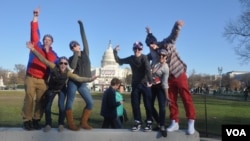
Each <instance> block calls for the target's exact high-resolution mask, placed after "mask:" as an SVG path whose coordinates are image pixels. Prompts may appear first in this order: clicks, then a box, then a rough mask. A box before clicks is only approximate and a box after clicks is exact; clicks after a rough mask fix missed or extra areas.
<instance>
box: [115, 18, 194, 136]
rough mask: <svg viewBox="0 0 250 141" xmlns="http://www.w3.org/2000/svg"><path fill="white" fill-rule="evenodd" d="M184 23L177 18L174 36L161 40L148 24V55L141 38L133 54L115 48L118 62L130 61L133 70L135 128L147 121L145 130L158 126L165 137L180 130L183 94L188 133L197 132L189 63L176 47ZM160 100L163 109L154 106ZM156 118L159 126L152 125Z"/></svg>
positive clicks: (159, 105)
mask: <svg viewBox="0 0 250 141" xmlns="http://www.w3.org/2000/svg"><path fill="white" fill-rule="evenodd" d="M183 25H184V22H183V21H181V20H179V21H176V22H175V24H174V26H173V29H172V31H171V33H170V35H169V36H168V37H166V38H165V39H163V40H162V41H160V42H159V41H157V39H156V37H155V36H154V35H153V34H152V32H151V30H150V28H149V27H146V32H147V36H146V40H145V42H146V45H147V46H148V47H149V49H150V53H149V54H147V55H145V54H143V53H142V50H143V44H142V43H141V42H140V41H137V42H135V43H134V44H133V48H132V50H133V55H131V56H129V57H126V58H120V57H119V56H118V53H117V52H118V51H119V45H117V46H116V47H115V48H114V51H113V53H114V57H115V60H116V62H117V63H119V64H120V65H122V64H129V65H130V67H131V70H132V83H131V84H132V92H131V105H132V112H133V117H134V125H133V127H132V128H131V130H132V131H138V130H140V129H141V127H142V125H143V123H145V125H144V128H143V130H144V131H145V132H147V131H151V130H153V129H155V130H158V131H160V132H161V134H162V136H164V137H166V136H167V131H168V132H173V131H176V130H179V110H178V104H177V98H178V95H180V97H181V99H182V102H183V105H184V109H185V112H186V117H187V123H188V128H187V134H189V135H191V134H194V133H195V128H194V122H195V117H196V113H195V107H194V104H193V100H192V95H191V93H190V92H189V88H188V79H187V76H186V70H187V65H186V64H185V63H184V62H183V61H182V60H181V58H180V56H179V55H178V53H177V50H176V46H175V43H176V40H177V37H178V36H179V33H180V30H181V27H182V26H183ZM141 96H142V97H143V103H144V107H145V112H146V119H145V121H143V120H142V116H141V111H140V101H141ZM156 99H157V100H158V109H159V112H158V111H157V110H156V108H155V106H154V105H155V100H156ZM120 104H122V103H120ZM117 105H119V102H118V104H117ZM166 107H169V111H170V116H169V118H170V120H171V122H170V125H169V126H168V127H167V128H166V127H165V125H166ZM153 120H154V121H155V122H156V123H157V127H155V128H152V123H153Z"/></svg>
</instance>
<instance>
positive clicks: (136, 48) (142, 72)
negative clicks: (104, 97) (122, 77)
mask: <svg viewBox="0 0 250 141" xmlns="http://www.w3.org/2000/svg"><path fill="white" fill-rule="evenodd" d="M142 49H143V44H142V43H141V42H139V41H138V42H135V43H134V44H133V52H134V55H131V56H129V57H127V58H123V59H121V58H119V57H118V55H117V51H118V50H119V45H117V46H116V47H115V49H114V52H113V53H114V57H115V60H116V62H117V63H119V64H120V65H122V64H129V65H130V67H131V69H132V74H133V75H132V92H131V104H132V110H133V115H134V122H135V124H134V126H133V127H132V131H138V130H140V128H141V125H142V118H141V111H140V98H141V94H142V96H143V101H144V107H145V110H146V126H145V127H144V131H151V130H152V113H151V112H152V111H151V97H152V95H151V90H150V87H151V86H152V75H151V68H150V64H149V61H148V58H147V56H146V55H144V54H142Z"/></svg>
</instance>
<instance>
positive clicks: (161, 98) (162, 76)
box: [151, 49, 170, 137]
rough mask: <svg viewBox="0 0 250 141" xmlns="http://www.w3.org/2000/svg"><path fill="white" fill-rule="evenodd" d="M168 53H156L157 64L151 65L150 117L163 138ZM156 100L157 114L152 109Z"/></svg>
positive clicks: (164, 132) (167, 100) (165, 133)
mask: <svg viewBox="0 0 250 141" xmlns="http://www.w3.org/2000/svg"><path fill="white" fill-rule="evenodd" d="M167 55H168V52H167V51H166V50H165V49H160V50H159V51H158V56H159V57H158V63H155V64H153V65H152V77H153V85H152V87H151V91H152V115H153V117H154V119H155V120H156V122H157V124H158V128H159V130H160V132H161V134H162V136H163V137H167V131H166V128H165V123H166V122H165V116H166V106H168V104H169V102H170V100H169V96H168V77H169V68H168V65H167V63H166V59H167ZM156 98H157V100H158V106H159V113H158V112H157V110H156V109H155V107H154V103H155V99H156Z"/></svg>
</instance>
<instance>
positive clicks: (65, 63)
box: [59, 62, 68, 65]
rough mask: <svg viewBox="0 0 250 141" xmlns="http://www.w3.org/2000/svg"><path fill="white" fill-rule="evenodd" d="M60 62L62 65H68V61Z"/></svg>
mask: <svg viewBox="0 0 250 141" xmlns="http://www.w3.org/2000/svg"><path fill="white" fill-rule="evenodd" d="M59 64H60V65H62V64H64V65H68V63H67V62H60V63H59Z"/></svg>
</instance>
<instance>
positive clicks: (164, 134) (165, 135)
mask: <svg viewBox="0 0 250 141" xmlns="http://www.w3.org/2000/svg"><path fill="white" fill-rule="evenodd" d="M161 135H162V136H163V137H167V131H166V128H165V126H161Z"/></svg>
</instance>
